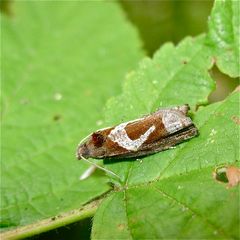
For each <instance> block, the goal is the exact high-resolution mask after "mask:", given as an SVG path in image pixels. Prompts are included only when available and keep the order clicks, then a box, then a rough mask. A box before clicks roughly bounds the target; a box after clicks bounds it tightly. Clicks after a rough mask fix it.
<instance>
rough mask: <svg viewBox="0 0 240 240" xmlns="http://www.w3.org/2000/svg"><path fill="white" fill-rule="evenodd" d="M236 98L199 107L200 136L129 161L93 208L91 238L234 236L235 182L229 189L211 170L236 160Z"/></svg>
mask: <svg viewBox="0 0 240 240" xmlns="http://www.w3.org/2000/svg"><path fill="white" fill-rule="evenodd" d="M238 100H239V93H235V94H234V95H232V96H230V97H229V98H228V99H226V100H225V101H224V102H221V103H217V104H214V105H210V106H208V107H204V108H202V109H201V110H200V111H198V112H197V113H196V115H195V118H194V121H195V123H196V125H197V126H198V128H199V132H200V135H199V137H197V138H194V139H192V140H191V141H188V142H186V143H184V144H181V145H179V146H178V147H177V148H176V149H172V150H168V151H165V152H161V153H158V154H155V155H154V156H150V157H147V158H144V159H143V160H142V162H140V161H136V162H134V163H132V164H131V165H130V166H129V169H130V170H129V171H128V173H127V178H126V180H125V184H124V185H122V186H121V188H120V190H121V191H119V192H116V193H114V194H112V195H111V196H110V197H108V198H107V199H106V200H105V201H104V203H103V204H102V205H101V206H100V207H99V209H98V210H97V213H96V215H95V218H94V225H93V233H92V236H93V238H94V239H176V238H183V239H187V238H191V239H233V238H234V239H237V238H238V237H239V228H238V227H239V224H240V219H239V214H238V213H239V187H235V188H232V189H227V188H226V185H224V184H221V183H219V182H217V181H216V180H215V179H214V178H213V176H212V174H213V171H214V169H215V167H216V166H218V165H221V164H223V165H231V164H236V161H239V150H238V146H239V124H237V123H236V121H234V119H236V118H238V119H239V117H240V116H239V112H238V104H239V103H238ZM121 164H122V165H124V164H125V162H123V163H121ZM126 164H127V165H128V163H126ZM153 166H155V169H157V171H156V170H155V171H154V172H157V173H158V174H156V173H155V174H156V175H155V176H154V175H153V174H152V171H153V170H154V168H153ZM115 171H117V169H115ZM149 176H152V177H151V178H150V177H149ZM153 176H154V177H153ZM149 179H150V180H151V181H147V180H149ZM113 216H114V223H113ZM110 224H111V228H104V229H102V226H103V225H104V226H109V225H110Z"/></svg>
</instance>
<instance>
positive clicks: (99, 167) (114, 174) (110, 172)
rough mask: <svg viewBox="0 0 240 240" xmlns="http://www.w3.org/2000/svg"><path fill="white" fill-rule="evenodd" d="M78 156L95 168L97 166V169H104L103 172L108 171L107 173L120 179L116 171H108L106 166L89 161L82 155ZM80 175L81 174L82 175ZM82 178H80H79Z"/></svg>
mask: <svg viewBox="0 0 240 240" xmlns="http://www.w3.org/2000/svg"><path fill="white" fill-rule="evenodd" d="M80 157H81V159H82V160H83V161H85V162H87V163H90V164H91V165H93V166H94V167H96V168H98V169H101V170H102V171H104V172H106V173H109V174H111V175H113V176H115V177H117V178H118V179H120V180H121V178H120V177H119V176H118V175H117V174H116V173H114V172H112V171H110V170H108V169H106V168H104V167H101V166H99V165H98V164H96V163H93V162H91V161H89V160H87V159H86V158H85V157H83V156H82V155H80ZM84 174H85V173H83V175H84ZM83 175H82V176H83ZM82 176H81V178H82ZM81 180H82V179H81Z"/></svg>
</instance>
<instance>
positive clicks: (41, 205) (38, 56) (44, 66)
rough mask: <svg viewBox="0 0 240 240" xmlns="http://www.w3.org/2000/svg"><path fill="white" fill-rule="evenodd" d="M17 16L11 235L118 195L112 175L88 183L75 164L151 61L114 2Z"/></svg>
mask: <svg viewBox="0 0 240 240" xmlns="http://www.w3.org/2000/svg"><path fill="white" fill-rule="evenodd" d="M13 7H14V9H13V12H14V14H13V16H11V18H7V17H5V16H2V19H1V20H2V24H1V26H2V44H3V53H2V59H3V96H2V103H3V105H2V124H3V125H2V127H3V128H2V129H3V134H2V137H3V138H2V140H3V142H2V169H1V174H2V176H1V180H2V182H1V197H2V198H1V214H0V215H1V227H2V228H4V229H5V228H7V227H18V226H20V225H25V224H30V223H33V222H35V221H38V220H40V219H42V218H46V217H49V216H54V215H57V214H61V213H62V212H65V211H67V210H70V209H75V208H80V206H81V205H82V204H83V203H86V202H88V201H90V200H91V199H93V198H95V197H97V196H99V195H101V194H102V193H104V192H106V191H107V190H108V189H109V187H108V185H107V184H106V182H107V179H106V178H104V177H103V176H97V175H96V176H94V177H92V178H89V179H88V180H86V181H84V182H80V181H79V176H80V175H81V173H82V172H83V171H84V170H85V169H86V168H87V167H88V166H86V165H84V164H83V163H80V162H77V161H76V159H75V156H74V154H75V149H76V145H77V143H78V141H79V140H80V139H81V138H82V137H84V136H85V135H86V134H88V133H89V131H91V129H92V130H93V129H95V128H96V127H97V126H99V125H100V124H101V121H102V117H101V109H102V106H103V104H104V103H105V101H106V99H107V98H108V97H110V96H112V95H114V94H116V93H118V91H119V90H118V89H120V88H119V86H120V80H121V79H122V78H123V76H124V74H125V73H126V71H127V70H128V69H131V68H132V67H133V66H134V65H135V63H136V61H137V59H138V58H139V57H140V56H141V55H142V54H141V53H140V50H139V40H138V39H137V36H136V32H135V31H134V29H132V28H131V27H130V26H129V25H128V24H127V23H126V22H125V20H124V17H123V14H122V12H121V10H120V8H119V7H118V6H117V5H115V4H113V3H103V2H98V3H97V2H95V3H93V2H78V1H75V2H29V1H28V2H16V3H15V4H14V5H13ZM109 19H111V21H109ZM116 28H117V29H118V31H115V29H116ZM113 31H114V32H115V33H114V34H112V32H113ZM125 39H128V41H125ZM126 53H127V54H126ZM62 224H64V219H63V223H62ZM60 225H61V224H60Z"/></svg>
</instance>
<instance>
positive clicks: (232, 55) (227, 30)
mask: <svg viewBox="0 0 240 240" xmlns="http://www.w3.org/2000/svg"><path fill="white" fill-rule="evenodd" d="M239 22H240V5H239V1H235V0H216V1H215V4H214V7H213V10H212V13H211V17H210V20H209V32H208V37H207V44H208V45H210V46H211V47H212V48H213V55H214V58H215V61H216V64H217V66H218V68H219V69H220V71H222V72H223V73H225V74H228V75H229V76H231V77H239V76H240V65H239V53H240V45H239V42H240V28H239Z"/></svg>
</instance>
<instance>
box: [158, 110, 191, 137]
mask: <svg viewBox="0 0 240 240" xmlns="http://www.w3.org/2000/svg"><path fill="white" fill-rule="evenodd" d="M162 122H163V124H164V127H165V129H166V130H167V132H168V133H174V132H176V131H178V130H180V129H182V128H184V127H187V126H189V125H191V123H192V121H191V119H190V118H189V117H186V116H182V115H180V114H179V113H177V112H171V111H165V112H164V113H163V115H162Z"/></svg>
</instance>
